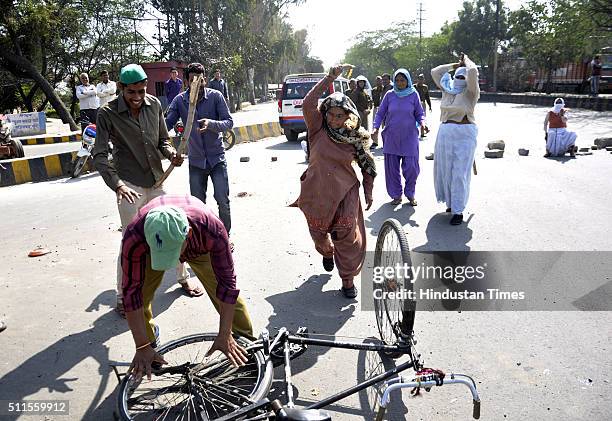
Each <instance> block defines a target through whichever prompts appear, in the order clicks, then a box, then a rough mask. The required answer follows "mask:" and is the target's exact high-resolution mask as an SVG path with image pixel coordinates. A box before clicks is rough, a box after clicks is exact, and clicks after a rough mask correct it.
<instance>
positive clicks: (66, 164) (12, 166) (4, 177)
mask: <svg viewBox="0 0 612 421" xmlns="http://www.w3.org/2000/svg"><path fill="white" fill-rule="evenodd" d="M74 156H76V151H75V152H65V153H61V154H56V155H47V156H38V157H32V158H18V159H11V160H8V161H2V162H0V187H4V186H12V185H15V184H22V183H29V182H30V181H34V182H36V181H47V180H50V179H52V178H57V177H63V176H65V175H67V174H68V173H69V172H70V167H71V163H72V160H73V158H74Z"/></svg>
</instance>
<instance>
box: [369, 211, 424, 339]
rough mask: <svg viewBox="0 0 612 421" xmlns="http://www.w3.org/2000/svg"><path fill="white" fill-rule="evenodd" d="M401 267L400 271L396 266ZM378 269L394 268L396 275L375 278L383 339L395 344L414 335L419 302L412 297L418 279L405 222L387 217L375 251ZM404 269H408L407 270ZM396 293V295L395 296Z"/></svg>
mask: <svg viewBox="0 0 612 421" xmlns="http://www.w3.org/2000/svg"><path fill="white" fill-rule="evenodd" d="M398 267H399V268H400V269H401V270H399V271H398V270H396V268H398ZM374 268H393V269H394V271H393V272H394V273H393V274H388V273H387V274H385V273H382V274H381V278H382V279H376V278H375V279H374V282H373V289H374V311H375V313H376V324H377V325H378V332H379V333H380V339H382V341H383V342H384V343H385V344H388V345H393V344H394V343H396V342H397V341H398V340H400V338H401V339H405V337H406V336H412V329H413V327H414V316H415V310H416V308H415V307H416V303H415V302H414V301H413V300H411V299H410V298H409V296H408V294H409V293H411V291H412V282H413V279H414V276H413V273H412V260H411V258H410V248H409V246H408V240H407V239H406V234H405V233H404V229H403V228H402V226H401V224H400V223H399V222H398V221H397V220H395V219H387V220H386V221H385V222H384V223H383V225H382V227H381V229H380V232H379V234H378V238H377V240H376V249H375V251H374ZM404 268H407V269H408V270H406V271H405V272H404ZM394 294H395V295H394Z"/></svg>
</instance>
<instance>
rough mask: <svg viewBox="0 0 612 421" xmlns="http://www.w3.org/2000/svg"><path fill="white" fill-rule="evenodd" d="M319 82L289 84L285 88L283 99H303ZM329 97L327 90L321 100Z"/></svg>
mask: <svg viewBox="0 0 612 421" xmlns="http://www.w3.org/2000/svg"><path fill="white" fill-rule="evenodd" d="M316 84H317V82H297V83H296V82H293V83H292V82H287V83H285V86H283V99H303V98H304V97H305V96H306V94H307V93H308V92H310V90H311V89H312V88H313V87H314V86H315V85H316ZM328 95H329V92H328V89H326V90H325V92H324V93H323V95H322V96H321V98H325V97H327V96H328Z"/></svg>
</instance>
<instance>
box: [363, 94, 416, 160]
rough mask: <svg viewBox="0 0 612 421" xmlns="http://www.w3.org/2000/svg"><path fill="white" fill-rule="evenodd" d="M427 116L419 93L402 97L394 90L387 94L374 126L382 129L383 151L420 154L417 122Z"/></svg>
mask: <svg viewBox="0 0 612 421" xmlns="http://www.w3.org/2000/svg"><path fill="white" fill-rule="evenodd" d="M424 118H425V113H424V112H423V106H422V105H421V101H420V99H419V94H417V93H416V91H415V92H413V93H411V94H410V95H408V96H405V97H403V98H400V97H399V96H397V95H396V94H395V92H393V91H389V92H387V93H386V94H385V97H384V98H383V100H382V102H381V103H380V108H379V109H378V112H377V113H376V116H375V117H374V128H375V129H378V128H379V127H380V126H381V124H382V123H383V122H384V123H385V128H384V129H383V130H382V133H381V135H382V138H383V152H384V153H385V154H392V155H400V156H419V131H418V130H417V125H416V123H417V122H418V123H419V124H421V121H422V120H423V119H424Z"/></svg>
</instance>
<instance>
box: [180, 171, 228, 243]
mask: <svg viewBox="0 0 612 421" xmlns="http://www.w3.org/2000/svg"><path fill="white" fill-rule="evenodd" d="M208 177H210V178H211V179H212V184H213V189H214V197H215V200H216V201H217V206H219V219H221V221H222V222H223V225H224V226H225V229H226V230H227V233H228V234H229V233H230V229H231V227H232V218H231V216H230V200H229V180H228V177H227V162H225V161H221V162H219V163H218V164H217V165H215V166H214V167H212V168H206V169H203V168H198V167H194V166H193V165H190V166H189V188H190V190H191V195H192V196H195V197H197V198H198V199H200V200H201V201H202V202H204V203H206V191H207V190H208Z"/></svg>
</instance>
